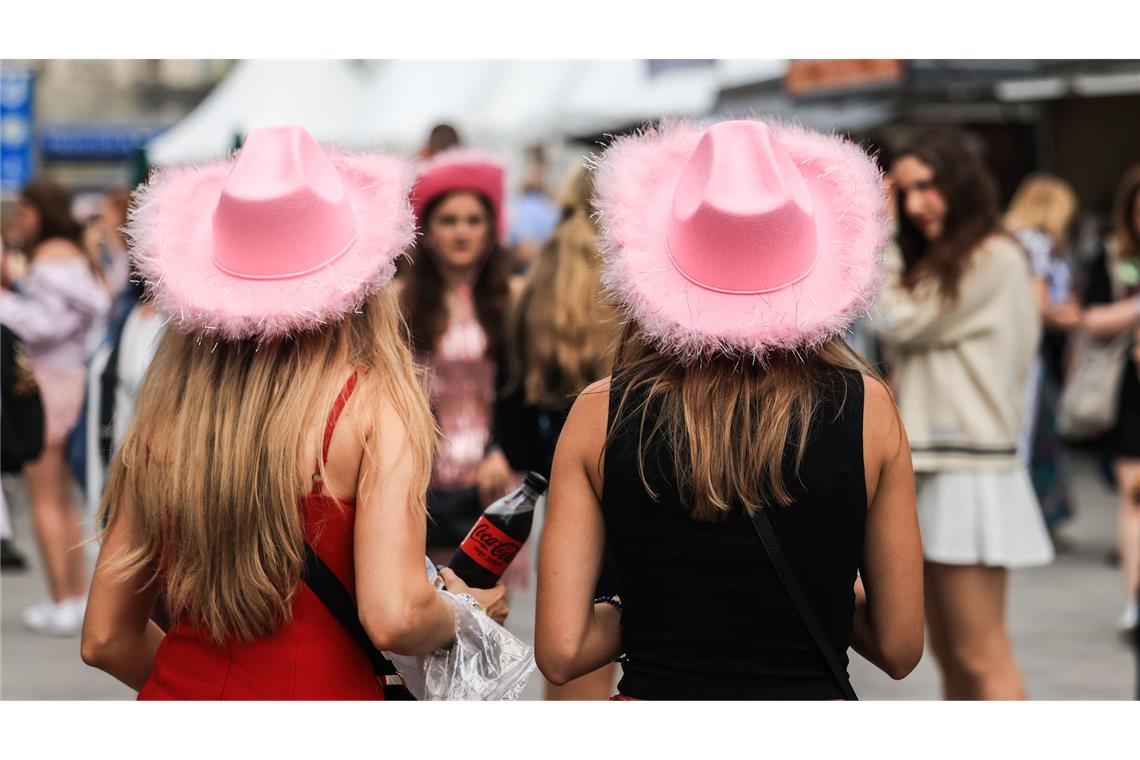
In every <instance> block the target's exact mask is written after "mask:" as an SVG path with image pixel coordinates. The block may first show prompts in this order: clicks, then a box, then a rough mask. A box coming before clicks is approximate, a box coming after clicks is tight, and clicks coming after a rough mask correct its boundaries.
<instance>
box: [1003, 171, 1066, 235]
mask: <svg viewBox="0 0 1140 760" xmlns="http://www.w3.org/2000/svg"><path fill="white" fill-rule="evenodd" d="M1077 208H1078V204H1077V194H1076V193H1075V192H1073V188H1072V186H1071V185H1070V184H1069V183H1068V182H1066V181H1065V180H1063V179H1061V178H1060V177H1055V176H1053V175H1052V174H1045V173H1042V172H1037V173H1034V174H1030V175H1029V176H1028V177H1026V178H1025V179H1024V180H1022V182H1021V184H1020V185H1018V187H1017V192H1015V193H1014V194H1013V200H1011V201H1010V202H1009V211H1007V212H1006V215H1005V226H1006V227H1007V228H1008V229H1010V230H1014V231H1016V230H1021V229H1036V230H1041V231H1042V232H1044V233H1045V234H1046V235H1048V236H1049V238H1050V239H1051V240H1052V241H1053V245H1054V247H1057V248H1060V247H1062V246H1063V245H1064V244H1065V241H1066V240H1067V239H1068V237H1069V230H1070V227H1071V225H1072V223H1073V217H1074V216H1076V214H1077Z"/></svg>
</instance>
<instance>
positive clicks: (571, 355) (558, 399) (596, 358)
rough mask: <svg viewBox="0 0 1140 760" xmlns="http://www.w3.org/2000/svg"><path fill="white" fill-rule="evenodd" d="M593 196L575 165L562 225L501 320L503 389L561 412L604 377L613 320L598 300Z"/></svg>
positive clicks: (586, 174)
mask: <svg viewBox="0 0 1140 760" xmlns="http://www.w3.org/2000/svg"><path fill="white" fill-rule="evenodd" d="M593 196H594V180H593V175H592V174H591V173H590V171H589V170H588V169H587V168H586V167H585V165H578V166H577V167H575V168H574V169H573V170H572V171H571V173H570V176H569V177H568V178H567V181H566V187H565V189H564V190H563V192H562V197H561V202H560V205H561V207H562V219H561V221H560V222H559V223H558V226H557V227H555V229H554V233H553V235H552V236H551V238H550V240H549V241H547V243H546V246H545V247H544V248H543V250H542V253H541V254H540V255H539V257H538V259H537V260H536V261H535V263H534V266H533V268H532V269H531V271H530V273H529V275H528V276H527V279H526V283H525V285H524V286H523V290H522V293H521V294H520V295H519V299H518V302H517V303H516V304H515V307H514V308H513V309H512V310H511V313H510V317H509V319H508V325H507V345H508V347H509V350H510V357H509V358H510V377H509V380H508V389H509V390H514V389H516V388H518V387H520V386H521V387H522V391H523V398H524V399H525V401H526V403H528V404H532V405H538V406H543V407H546V408H551V409H565V408H566V407H567V406H568V405H569V404H570V402H571V400H572V397H573V396H574V395H575V394H577V393H579V392H580V391H581V390H582V389H583V388H585V387H586V386H587V385H589V384H590V383H592V382H594V381H595V380H597V379H598V378H601V377H605V376H606V375H607V374H609V372H610V365H611V364H612V362H613V356H612V354H613V344H614V341H615V339H616V337H617V318H616V314H615V311H614V308H613V305H612V303H611V302H610V301H609V299H608V298H607V297H606V296H605V295H604V293H603V292H602V283H601V260H600V257H599V255H598V244H597V233H598V229H597V226H596V225H595V224H594V221H593V218H592V216H591V211H590V204H591V201H592V199H593Z"/></svg>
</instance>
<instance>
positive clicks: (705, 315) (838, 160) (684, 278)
mask: <svg viewBox="0 0 1140 760" xmlns="http://www.w3.org/2000/svg"><path fill="white" fill-rule="evenodd" d="M596 189H597V202H596V205H597V207H598V209H599V211H600V218H601V225H600V226H601V232H602V236H603V245H602V249H603V257H604V273H603V279H604V282H605V284H606V287H607V289H608V290H609V291H610V292H611V293H612V294H613V295H614V296H615V297H616V298H617V299H618V301H619V302H620V303H621V304H622V305H623V307H624V308H625V309H626V311H627V312H628V313H629V314H630V316H632V317H633V318H634V319H635V320H636V321H637V323H638V324H639V325H640V326H641V328H642V329H643V330H644V331H645V333H646V334H647V335H648V336H649V337H650V338H651V339H652V340H653V341H654V342H655V343H656V344H657V345H658V346H659V347H660V348H661V349H662V350H663V351H665V352H667V353H670V354H674V355H676V356H678V357H679V358H681V359H683V360H689V359H694V358H697V357H700V356H705V355H708V354H711V353H728V354H750V355H752V356H755V357H757V358H759V357H762V356H763V355H764V354H765V353H767V352H769V351H771V350H774V349H795V348H799V347H809V346H812V345H818V344H820V343H822V342H824V341H826V340H827V339H829V338H831V337H833V336H835V335H838V334H840V333H842V332H843V331H844V330H845V329H846V328H847V327H848V326H849V325H850V324H851V322H852V321H853V320H854V319H855V318H856V317H858V316H859V315H860V314H862V313H864V312H865V311H866V310H867V309H868V308H869V306H870V305H871V303H873V301H874V298H875V296H876V294H877V293H878V289H879V286H880V284H881V281H882V278H883V269H882V263H881V251H882V248H883V245H884V244H885V242H886V237H887V222H886V216H885V210H886V194H885V192H884V190H883V185H882V177H881V174H880V172H879V169H878V167H877V165H876V164H875V162H874V161H873V160H872V159H871V158H870V157H869V156H868V155H867V154H866V153H864V152H863V151H862V150H861V149H860V148H859V147H858V146H856V145H854V144H853V143H851V142H849V141H847V140H845V139H843V138H841V137H837V136H833V135H824V134H820V133H818V132H813V131H810V130H808V129H805V128H803V127H799V126H790V125H780V124H769V123H767V122H765V121H761V120H759V119H748V120H739V121H724V122H718V123H715V124H712V125H709V126H707V127H704V128H700V127H697V126H695V125H693V124H690V123H687V122H672V123H667V124H664V125H662V126H661V127H660V128H658V129H652V130H647V131H645V132H642V133H639V134H635V135H632V136H627V137H622V138H619V139H618V140H617V141H615V142H614V144H613V145H611V146H610V147H609V148H608V149H607V150H606V151H605V152H604V153H603V154H602V155H601V157H600V158H599V159H598V161H597V180H596Z"/></svg>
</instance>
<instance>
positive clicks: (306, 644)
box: [139, 374, 382, 699]
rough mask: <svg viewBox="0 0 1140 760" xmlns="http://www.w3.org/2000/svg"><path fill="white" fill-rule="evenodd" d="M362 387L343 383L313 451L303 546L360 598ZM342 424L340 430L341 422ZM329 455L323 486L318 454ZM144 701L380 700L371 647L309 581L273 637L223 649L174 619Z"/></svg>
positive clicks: (144, 690)
mask: <svg viewBox="0 0 1140 760" xmlns="http://www.w3.org/2000/svg"><path fill="white" fill-rule="evenodd" d="M356 382H357V375H355V374H353V375H352V376H351V377H350V379H349V380H348V382H346V383H345V385H344V387H343V389H342V391H341V393H340V395H339V396H338V397H337V400H336V401H335V403H334V405H333V408H332V410H331V412H330V413H329V415H328V419H327V422H325V423H324V424H325V432H324V439H323V448H324V450H323V452H316V451H314V452H312V454H313V456H312V457H311V458H310V459H307V460H306V461H309V462H311V464H309V465H308V467H307V468H306V469H309V470H312V471H313V476H312V477H313V489H312V492H311V493H309V494H307V495H305V496H304V497H303V498H302V500H301V502H300V504H299V505H298V509H300V510H301V515H302V529H303V531H304V534H305V540H306V541H307V542H308V543H309V545H310V546H312V547H313V550H314V551H315V552H316V553H317V555H318V556H319V557H320V558H321V560H323V561H324V563H325V564H326V565H328V566H329V568H330V569H331V570H332V571H333V572H334V573H335V574H336V576H337V578H338V579H339V580H340V582H341V583H342V584H343V585H344V587H345V588H346V589H347V590H348V592H349V594H350V595H352V596H353V598H354V600H355V590H356V572H355V551H354V543H355V541H354V528H355V523H356V519H355V518H356V499H355V491H356V485H355V484H356V481H357V472H358V470H359V463H360V461H361V454H362V453H363V452H362V444H361V440H360V438H359V436H358V435H357V434H356V433H355V432H354V431H353V429H352V420H351V418H350V417H349V415H348V414H345V415H344V416H343V417H342V416H341V413H342V412H344V411H345V410H346V409H349V408H351V407H350V405H349V404H348V402H349V400H350V398H351V396H352V393H353V391H354V389H355V385H356ZM338 422H339V424H338ZM318 454H320V455H322V456H323V457H324V462H325V475H326V478H327V482H326V485H325V487H324V488H322V487H321V482H320V480H319V474H318V472H317V471H316V457H317V456H318ZM139 698H140V699H381V698H382V695H381V690H380V688H379V685H378V682H377V681H376V678H375V676H374V675H373V674H372V668H371V664H370V663H369V660H368V658H367V656H366V655H365V653H364V651H363V650H362V649H361V648H360V646H359V645H358V644H357V643H356V642H355V640H353V638H352V637H351V636H350V635H349V633H348V632H347V631H346V630H345V629H344V627H343V626H342V625H341V624H340V623H339V621H338V620H337V619H336V618H335V617H334V616H333V615H332V614H331V613H330V612H329V611H328V609H326V608H325V606H324V605H323V604H322V603H321V601H320V600H319V599H318V598H317V596H316V595H315V594H314V593H313V592H312V590H311V589H309V587H308V586H307V585H305V584H304V583H300V584H299V585H298V587H297V590H296V593H295V595H294V597H293V600H292V615H291V618H290V619H289V620H288V621H287V622H286V623H285V624H284V625H282V626H281V627H280V628H278V629H277V630H276V631H274V632H273V634H272V635H270V636H266V637H261V638H257V639H254V640H252V641H248V642H239V641H235V640H227V641H226V642H224V643H223V644H217V643H215V642H214V641H213V640H212V638H211V637H210V635H209V632H208V631H206V630H204V629H202V628H201V627H198V626H195V625H193V624H191V623H188V622H186V621H179V622H176V623H175V624H174V625H173V626H172V627H171V629H170V631H169V632H168V633H167V635H166V637H165V638H164V640H163V643H162V645H161V647H160V648H159V650H158V654H157V655H156V657H155V664H154V669H153V670H152V671H151V676H150V678H149V679H148V681H147V683H146V684H145V685H144V686H143V688H142V690H141V691H140V692H139Z"/></svg>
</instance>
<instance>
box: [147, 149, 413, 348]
mask: <svg viewBox="0 0 1140 760" xmlns="http://www.w3.org/2000/svg"><path fill="white" fill-rule="evenodd" d="M412 176H413V172H412V169H411V165H410V164H409V163H408V162H406V161H405V160H403V159H400V158H397V157H394V156H389V155H385V154H381V153H366V154H348V153H342V152H340V151H339V150H336V149H335V148H331V147H330V148H327V149H325V148H322V147H321V146H320V145H318V144H317V142H316V141H315V140H314V139H313V137H312V135H310V134H309V133H308V132H307V131H306V130H305V129H303V128H302V127H298V126H277V127H265V128H261V129H255V130H253V131H251V132H250V133H249V135H248V136H247V137H246V140H245V143H244V144H243V145H242V148H241V149H240V150H239V151H238V152H237V154H236V156H230V157H227V158H225V159H222V160H218V161H215V162H213V163H210V164H206V165H204V166H178V167H172V168H167V169H161V170H159V171H158V172H156V173H155V175H154V176H153V177H152V178H151V179H150V180H149V181H148V182H147V183H146V185H144V186H142V187H140V188H139V189H138V190H136V191H135V202H134V204H133V205H134V209H133V211H132V212H131V215H130V218H129V220H128V222H127V226H126V231H127V234H128V236H129V238H130V241H131V246H130V255H131V258H132V260H133V261H134V263H135V265H136V267H137V268H138V270H139V272H140V273H141V274H142V277H143V279H144V280H145V281H146V283H147V286H148V288H149V289H150V290H151V292H152V293H153V294H154V296H155V299H156V303H157V305H158V307H159V309H160V310H162V311H163V312H164V313H165V314H167V315H168V316H169V317H170V318H171V320H172V322H173V323H174V324H175V325H176V326H178V327H179V328H180V329H183V330H185V331H188V332H199V333H204V334H210V335H216V336H217V337H218V338H220V339H225V340H238V339H243V338H252V337H257V338H262V339H273V338H279V337H282V336H285V335H290V334H295V333H298V332H304V331H308V330H314V329H317V328H319V327H321V326H322V325H324V324H327V323H329V322H333V321H336V320H339V319H340V318H342V317H343V316H344V315H345V314H346V313H348V312H350V311H352V310H354V309H355V308H356V307H358V306H359V305H360V303H361V302H362V301H363V300H364V298H365V297H367V296H368V295H369V294H371V293H373V292H375V291H376V290H378V289H379V288H381V287H383V286H384V285H385V284H387V283H388V282H389V281H390V280H391V279H392V276H393V275H394V274H395V259H396V257H397V256H399V255H401V254H402V253H403V252H404V251H405V249H406V248H407V247H408V245H409V244H410V243H411V242H412V240H413V238H414V235H415V220H414V216H413V215H412V209H411V207H410V205H409V204H408V200H407V192H408V188H409V186H410V184H411V180H412Z"/></svg>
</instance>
